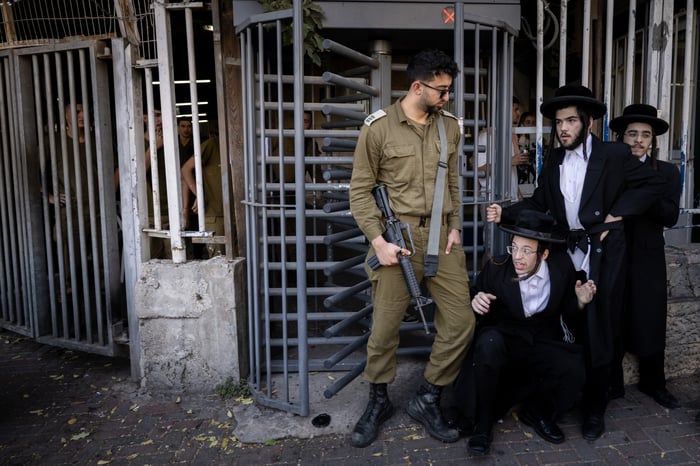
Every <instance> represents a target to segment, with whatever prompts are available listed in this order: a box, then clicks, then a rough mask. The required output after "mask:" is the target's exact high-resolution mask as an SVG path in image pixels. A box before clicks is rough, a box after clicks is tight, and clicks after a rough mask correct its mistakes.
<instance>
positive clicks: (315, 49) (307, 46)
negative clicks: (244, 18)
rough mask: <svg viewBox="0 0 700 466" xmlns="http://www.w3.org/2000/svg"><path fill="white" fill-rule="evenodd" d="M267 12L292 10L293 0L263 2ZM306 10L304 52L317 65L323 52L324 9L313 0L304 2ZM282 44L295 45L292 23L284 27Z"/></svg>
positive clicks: (263, 0) (303, 6)
mask: <svg viewBox="0 0 700 466" xmlns="http://www.w3.org/2000/svg"><path fill="white" fill-rule="evenodd" d="M262 5H263V9H264V10H265V11H275V10H288V9H290V8H292V0H262ZM302 8H303V10H304V26H303V33H302V34H303V36H304V50H305V51H306V55H307V56H308V57H309V59H310V60H311V61H312V62H314V63H315V64H316V65H320V64H321V52H323V37H322V36H321V32H320V31H321V29H322V28H323V9H322V8H321V7H320V6H318V5H317V4H315V3H314V2H313V1H312V0H303V3H302ZM282 43H283V44H284V45H292V44H293V43H294V29H293V25H292V23H291V22H289V23H287V24H285V25H284V26H283V27H282Z"/></svg>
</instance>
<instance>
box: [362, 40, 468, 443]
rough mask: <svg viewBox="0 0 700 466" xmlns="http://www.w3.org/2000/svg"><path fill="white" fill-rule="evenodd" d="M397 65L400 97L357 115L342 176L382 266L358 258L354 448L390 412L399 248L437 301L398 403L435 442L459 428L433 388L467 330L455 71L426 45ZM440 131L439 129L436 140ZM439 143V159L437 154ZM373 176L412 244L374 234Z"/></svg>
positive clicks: (461, 350) (399, 304)
mask: <svg viewBox="0 0 700 466" xmlns="http://www.w3.org/2000/svg"><path fill="white" fill-rule="evenodd" d="M406 73H407V77H408V85H409V89H408V93H407V95H406V96H404V97H402V98H400V99H398V100H397V101H396V102H395V103H394V104H393V105H391V106H390V107H387V108H385V109H384V110H378V111H376V112H374V113H373V114H371V115H370V116H369V117H367V119H366V120H365V124H364V125H363V127H362V130H361V131H360V136H359V139H358V141H357V147H356V149H355V156H354V162H353V171H352V178H351V181H350V209H351V211H352V214H353V216H354V217H355V220H356V221H357V224H358V226H359V227H360V228H361V229H362V232H363V233H364V234H365V236H366V237H367V239H368V240H369V241H370V243H371V248H370V251H369V253H368V256H367V257H368V259H369V258H371V257H372V256H376V259H377V260H378V261H379V263H380V264H381V267H379V268H376V269H375V270H372V269H371V268H370V267H369V266H367V265H365V270H366V272H367V275H368V277H369V280H370V282H371V284H372V302H373V304H374V313H373V320H372V332H371V334H370V337H369V340H368V342H367V365H366V367H365V370H364V378H365V380H367V381H368V382H369V383H370V392H369V402H368V404H367V408H366V409H365V412H364V414H362V416H361V417H360V419H359V421H358V422H357V424H356V425H355V428H354V430H353V433H352V439H351V443H352V445H353V446H356V447H366V446H368V445H369V444H371V443H372V442H373V441H374V440H375V439H376V438H377V434H378V430H379V426H380V425H381V424H382V423H383V422H384V421H386V420H387V419H388V418H389V417H390V416H391V415H392V413H393V410H394V408H393V406H392V404H391V401H389V397H388V394H387V384H389V383H391V382H393V381H394V378H395V377H396V350H397V348H398V345H399V330H400V325H401V322H402V320H403V317H404V313H405V311H406V308H407V307H408V305H409V301H410V298H411V297H410V295H409V291H408V288H407V286H406V282H405V280H404V277H403V273H402V270H401V268H400V267H398V264H399V260H398V255H399V254H401V255H404V256H409V255H410V256H411V257H410V260H411V264H412V265H413V268H414V270H415V274H416V278H417V280H418V282H419V283H420V282H421V281H423V278H424V276H425V280H424V282H425V285H426V286H427V288H428V290H429V291H430V294H431V296H432V298H433V299H434V301H435V303H436V306H437V309H436V312H435V328H436V330H437V335H436V336H435V340H434V342H433V346H432V351H431V354H430V360H429V362H428V364H427V367H426V369H425V372H424V376H425V381H424V383H423V384H422V385H421V386H420V388H419V389H418V392H417V394H416V396H415V397H414V398H413V399H412V400H411V401H410V403H409V405H408V408H407V410H408V413H409V415H410V416H411V417H413V418H414V419H415V420H417V421H418V422H420V423H422V424H423V425H424V426H425V428H426V430H427V431H428V432H429V433H430V435H432V436H433V437H435V438H437V439H439V440H441V441H443V442H456V441H457V440H458V439H459V433H458V432H457V431H456V430H455V429H453V428H451V427H449V426H448V425H447V424H446V422H445V420H444V418H443V415H442V412H441V410H440V397H441V393H442V388H443V387H444V386H445V385H448V384H451V383H452V382H453V381H454V379H455V378H456V377H457V373H458V372H459V369H460V366H461V364H462V360H463V359H464V355H465V354H466V351H467V347H468V345H469V343H470V342H471V339H472V335H473V333H474V313H473V312H472V310H471V306H470V304H469V302H470V299H469V280H468V278H467V269H466V260H465V255H464V250H463V249H462V246H461V228H462V223H461V220H460V208H461V198H460V192H459V172H458V151H457V148H458V147H459V142H460V137H461V135H460V131H459V126H458V123H457V119H456V118H455V117H454V116H453V115H451V114H450V113H448V112H446V111H445V110H443V107H444V105H445V104H446V103H447V101H448V100H449V98H450V91H451V89H452V81H453V79H454V77H455V76H456V75H457V73H458V69H457V64H456V63H455V62H454V60H452V59H451V58H450V57H449V56H448V55H446V54H445V53H443V52H441V51H438V50H425V51H423V52H420V53H418V54H417V55H416V56H415V57H413V58H412V59H411V60H410V62H409V64H408V68H407V70H406ZM441 126H444V128H441ZM443 130H444V131H443ZM440 133H442V134H443V135H444V140H442V141H441V139H443V137H442V136H440ZM443 147H444V149H445V155H446V160H447V161H446V163H445V164H443V163H441V161H440V159H441V152H442V148H443ZM439 166H442V168H439ZM439 169H440V170H442V169H444V170H446V172H447V173H446V174H445V176H444V179H443V188H440V187H439V186H436V184H437V183H436V180H439V179H440V178H441V177H440V176H438V170H439ZM378 184H383V185H385V186H386V189H387V193H388V197H389V201H390V202H391V208H392V210H393V211H394V213H395V215H396V217H397V218H398V219H399V220H400V221H401V222H403V223H406V224H408V225H409V226H410V229H411V233H412V236H413V241H414V243H415V251H408V250H406V249H402V248H400V247H399V246H397V245H395V244H393V243H391V242H388V241H386V240H385V239H384V237H383V236H382V234H383V233H384V225H385V220H386V219H384V218H382V212H381V211H380V210H379V208H378V207H377V204H376V201H375V198H374V195H373V193H372V190H373V189H374V188H375V186H377V185H378ZM440 189H443V192H444V195H443V196H441V198H442V202H441V204H442V206H441V207H440V209H439V210H436V212H435V215H432V214H433V205H434V204H433V197H435V192H436V191H437V190H440ZM438 199H439V198H438ZM436 205H437V204H436ZM435 209H437V207H436V208H435ZM438 222H439V224H438ZM431 226H435V227H438V228H437V229H436V230H435V233H437V234H436V235H431V231H430V230H431ZM431 236H432V239H433V240H434V242H432V243H431V242H430V241H429V238H430V237H431ZM437 241H439V248H438V250H436V251H435V254H434V257H435V258H437V261H438V265H437V267H436V270H435V271H434V276H431V277H428V276H427V275H433V274H432V273H428V271H429V270H426V268H427V267H425V266H424V259H425V258H426V257H431V256H432V255H430V254H428V253H427V252H428V251H427V250H429V249H430V248H429V246H430V244H435V243H436V242H437ZM426 265H431V264H428V263H426Z"/></svg>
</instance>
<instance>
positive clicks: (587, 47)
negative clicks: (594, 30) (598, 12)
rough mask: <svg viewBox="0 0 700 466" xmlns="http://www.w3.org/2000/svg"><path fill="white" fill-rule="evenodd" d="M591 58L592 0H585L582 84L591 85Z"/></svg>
mask: <svg viewBox="0 0 700 466" xmlns="http://www.w3.org/2000/svg"><path fill="white" fill-rule="evenodd" d="M590 59H591V0H584V1H583V45H582V50H581V84H582V85H583V86H586V87H589V84H588V83H589V76H588V74H589V73H590V71H589V67H590V63H589V62H590Z"/></svg>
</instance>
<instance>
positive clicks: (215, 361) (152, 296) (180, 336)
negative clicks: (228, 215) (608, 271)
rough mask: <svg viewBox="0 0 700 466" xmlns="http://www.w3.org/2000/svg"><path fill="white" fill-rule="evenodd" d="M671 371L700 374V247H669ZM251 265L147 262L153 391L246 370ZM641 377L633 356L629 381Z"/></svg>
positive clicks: (142, 285)
mask: <svg viewBox="0 0 700 466" xmlns="http://www.w3.org/2000/svg"><path fill="white" fill-rule="evenodd" d="M666 262H667V270H668V290H669V298H668V330H667V343H666V375H667V377H669V378H671V377H677V376H681V375H688V374H693V373H697V372H698V371H700V247H699V246H698V245H697V244H690V245H682V246H667V247H666ZM245 283H246V267H245V261H244V260H243V259H237V260H234V261H227V260H226V259H224V258H221V257H218V258H215V259H211V260H209V261H192V262H187V263H185V264H173V263H172V262H170V261H157V260H154V261H149V262H147V263H145V264H143V268H142V271H141V277H140V278H139V280H138V283H137V285H136V301H137V307H138V311H137V316H138V320H139V326H140V340H141V341H140V347H141V352H140V363H141V368H142V369H141V381H142V385H143V386H144V388H147V389H149V390H156V391H162V390H173V391H185V392H202V393H204V392H211V391H212V390H213V389H214V387H215V386H216V385H217V384H220V383H222V382H223V381H225V380H226V378H227V377H233V378H234V380H235V381H238V380H240V379H241V378H245V377H247V374H248V357H247V350H248V339H247V333H248V325H247V295H246V285H245ZM637 380H638V372H637V364H636V361H635V358H634V357H633V356H630V355H627V356H626V358H625V381H626V383H628V384H629V383H635V382H637Z"/></svg>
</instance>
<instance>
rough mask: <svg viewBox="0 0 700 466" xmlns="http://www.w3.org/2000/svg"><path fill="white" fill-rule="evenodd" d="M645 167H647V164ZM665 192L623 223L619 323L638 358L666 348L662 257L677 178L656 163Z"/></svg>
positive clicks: (678, 194)
mask: <svg viewBox="0 0 700 466" xmlns="http://www.w3.org/2000/svg"><path fill="white" fill-rule="evenodd" d="M646 164H650V162H649V160H647V162H646ZM657 164H658V165H657V170H658V171H659V173H661V175H663V177H664V179H665V180H666V192H665V193H664V195H663V196H662V197H661V198H659V199H658V200H657V201H656V202H654V204H653V205H652V206H651V207H650V208H649V209H648V210H647V211H646V212H645V213H644V214H643V215H639V216H632V217H629V218H627V219H626V220H625V233H626V238H627V264H628V266H627V270H628V272H627V294H626V300H625V301H626V302H625V311H624V314H623V320H624V322H625V326H624V329H625V332H624V336H625V349H626V350H627V351H629V352H631V353H634V354H637V355H639V356H643V357H644V356H653V355H656V354H659V353H663V351H664V347H665V346H666V309H667V308H666V296H667V293H668V291H667V282H666V254H665V249H664V248H665V242H664V227H668V228H670V227H672V226H674V225H675V224H676V222H677V221H678V213H679V210H678V207H679V202H680V197H681V183H680V174H679V173H678V169H677V168H676V167H675V165H673V164H671V163H668V162H662V161H658V162H657Z"/></svg>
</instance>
